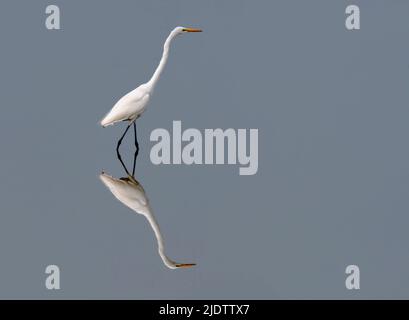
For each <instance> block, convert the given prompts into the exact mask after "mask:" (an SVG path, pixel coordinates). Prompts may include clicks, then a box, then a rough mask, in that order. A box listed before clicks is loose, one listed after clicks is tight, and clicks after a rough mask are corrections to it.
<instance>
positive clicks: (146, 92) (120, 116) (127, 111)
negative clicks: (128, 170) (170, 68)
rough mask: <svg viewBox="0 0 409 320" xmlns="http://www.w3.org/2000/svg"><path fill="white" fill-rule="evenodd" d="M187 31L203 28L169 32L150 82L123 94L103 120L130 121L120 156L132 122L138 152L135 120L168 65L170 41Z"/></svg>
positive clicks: (105, 121)
mask: <svg viewBox="0 0 409 320" xmlns="http://www.w3.org/2000/svg"><path fill="white" fill-rule="evenodd" d="M187 32H201V30H200V29H192V28H184V27H176V28H175V29H173V30H172V32H171V33H170V34H169V36H168V38H167V39H166V41H165V44H164V45H163V54H162V58H161V60H160V62H159V65H158V67H157V68H156V70H155V72H154V74H153V76H152V78H151V79H150V80H149V81H148V82H146V83H144V84H142V85H140V86H139V87H137V88H136V89H135V90H133V91H131V92H129V93H128V94H126V95H125V96H123V97H122V98H121V99H120V100H119V101H118V102H117V103H116V104H115V105H114V107H113V108H112V109H111V111H109V112H108V114H107V115H106V116H105V117H104V118H103V119H102V120H101V125H102V126H103V127H106V126H109V125H112V124H114V123H116V122H118V121H129V125H128V126H127V127H126V129H125V132H124V133H123V135H122V136H121V138H120V139H119V141H118V144H117V147H116V151H117V154H118V157H119V158H120V155H119V152H118V149H119V146H120V145H121V143H122V140H123V138H124V136H125V135H126V133H127V131H128V129H129V127H130V126H131V124H133V126H134V135H135V146H136V153H138V151H139V146H138V141H137V137H136V126H135V120H136V119H138V118H139V117H140V116H141V114H142V113H143V112H144V111H145V108H146V105H147V104H148V102H149V99H150V96H151V95H152V92H153V89H154V88H155V85H156V83H157V82H158V80H159V77H160V75H161V73H162V71H163V69H164V67H165V65H166V62H167V60H168V55H169V48H170V43H171V42H172V40H173V39H174V38H175V37H176V36H177V35H179V34H183V33H187ZM135 157H136V156H135ZM121 162H122V161H121Z"/></svg>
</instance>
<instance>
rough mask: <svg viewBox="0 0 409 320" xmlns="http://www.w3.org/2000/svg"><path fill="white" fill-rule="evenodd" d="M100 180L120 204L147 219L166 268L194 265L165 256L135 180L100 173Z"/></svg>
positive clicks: (162, 245) (157, 229) (147, 204)
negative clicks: (177, 261)
mask: <svg viewBox="0 0 409 320" xmlns="http://www.w3.org/2000/svg"><path fill="white" fill-rule="evenodd" d="M100 179H101V181H102V182H103V183H104V184H105V186H107V187H108V189H109V190H110V191H111V192H112V194H113V195H114V196H115V197H116V198H117V199H118V200H119V201H120V202H122V203H123V204H124V205H125V206H127V207H128V208H130V209H131V210H133V211H135V212H137V213H139V214H142V215H143V216H145V217H146V219H148V222H149V224H150V225H151V227H152V229H153V231H154V233H155V236H156V240H157V243H158V252H159V255H160V257H161V258H162V261H163V263H164V264H165V265H166V266H167V267H168V268H170V269H176V268H187V267H191V266H194V265H195V264H193V263H176V262H174V261H173V260H171V259H169V258H168V257H167V256H166V254H165V246H164V241H163V236H162V233H161V231H160V229H159V225H158V223H157V221H156V219H155V217H154V215H153V212H152V209H151V207H150V205H149V200H148V198H147V196H146V193H145V190H144V189H143V187H142V185H141V184H140V183H139V182H138V181H136V180H135V178H133V177H132V176H128V177H126V178H120V179H117V178H114V177H112V176H110V175H108V174H106V173H101V174H100Z"/></svg>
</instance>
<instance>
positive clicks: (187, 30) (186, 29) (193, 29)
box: [183, 28, 202, 32]
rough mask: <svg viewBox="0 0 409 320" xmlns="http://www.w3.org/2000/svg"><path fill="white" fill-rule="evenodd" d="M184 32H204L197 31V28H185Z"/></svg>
mask: <svg viewBox="0 0 409 320" xmlns="http://www.w3.org/2000/svg"><path fill="white" fill-rule="evenodd" d="M183 31H185V32H202V30H201V29H195V28H184V29H183Z"/></svg>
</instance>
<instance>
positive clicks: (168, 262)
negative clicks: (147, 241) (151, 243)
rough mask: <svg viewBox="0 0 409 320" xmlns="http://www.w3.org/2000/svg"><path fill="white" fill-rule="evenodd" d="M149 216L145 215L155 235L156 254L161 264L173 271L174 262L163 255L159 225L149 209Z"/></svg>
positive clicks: (163, 249) (163, 248) (162, 242)
mask: <svg viewBox="0 0 409 320" xmlns="http://www.w3.org/2000/svg"><path fill="white" fill-rule="evenodd" d="M148 212H149V214H147V215H145V216H146V218H147V219H148V221H149V223H150V225H151V227H152V229H153V232H154V233H155V236H156V240H157V242H158V252H159V255H160V257H161V258H162V260H163V262H164V263H165V264H166V266H167V267H169V268H171V269H174V268H176V267H175V262H173V261H172V260H170V259H169V258H168V257H167V256H166V254H165V245H164V241H163V237H162V233H161V231H160V229H159V225H158V222H157V221H156V219H155V217H154V215H153V213H152V210H151V209H150V208H149V210H148Z"/></svg>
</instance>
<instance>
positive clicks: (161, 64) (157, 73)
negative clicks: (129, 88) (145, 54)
mask: <svg viewBox="0 0 409 320" xmlns="http://www.w3.org/2000/svg"><path fill="white" fill-rule="evenodd" d="M176 35H177V33H176V32H174V31H172V32H171V33H170V34H169V36H168V37H167V39H166V41H165V44H164V45H163V54H162V58H161V59H160V62H159V65H158V67H157V68H156V70H155V72H154V74H153V76H152V78H151V79H150V80H149V81H148V85H150V86H151V87H152V89H153V88H154V87H155V85H156V83H157V82H158V80H159V78H160V75H161V73H162V71H163V69H164V68H165V65H166V62H167V61H168V56H169V49H170V43H171V42H172V40H173V38H174V37H175V36H176Z"/></svg>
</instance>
